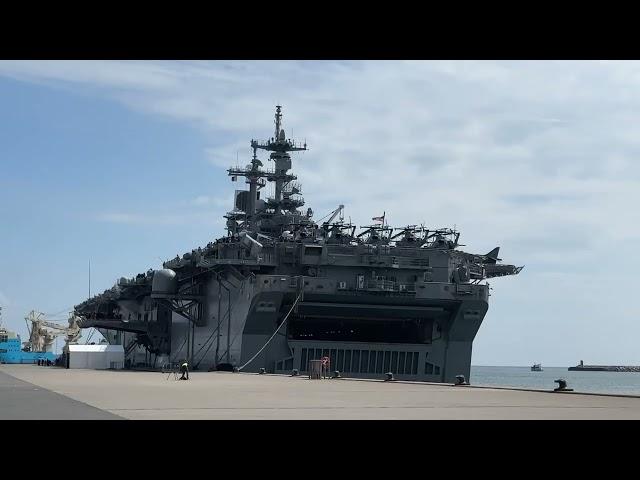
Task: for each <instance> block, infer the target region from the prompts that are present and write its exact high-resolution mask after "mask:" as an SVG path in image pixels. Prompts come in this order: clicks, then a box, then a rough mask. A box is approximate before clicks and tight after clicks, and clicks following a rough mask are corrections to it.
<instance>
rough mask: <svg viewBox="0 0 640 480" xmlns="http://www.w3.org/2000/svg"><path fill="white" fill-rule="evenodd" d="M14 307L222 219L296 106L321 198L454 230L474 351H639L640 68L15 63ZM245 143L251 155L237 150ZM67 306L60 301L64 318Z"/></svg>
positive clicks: (75, 297)
mask: <svg viewBox="0 0 640 480" xmlns="http://www.w3.org/2000/svg"><path fill="white" fill-rule="evenodd" d="M0 102H1V105H2V107H1V108H0V305H2V306H3V320H4V323H5V325H8V326H9V327H10V328H12V329H15V330H17V331H18V332H19V333H21V334H22V335H25V334H26V328H25V326H24V321H23V317H24V316H25V315H26V313H27V312H28V311H29V310H31V309H38V310H40V311H43V312H46V313H49V314H51V316H52V318H59V319H64V318H65V314H64V312H65V311H67V310H69V309H70V307H72V306H73V305H75V304H77V303H79V302H80V301H82V300H84V299H85V298H86V296H87V294H88V288H89V287H88V262H89V260H91V290H92V292H93V293H95V292H97V291H102V290H104V289H106V288H109V287H111V286H112V285H113V283H114V282H115V280H116V279H117V278H118V277H120V276H132V275H134V274H136V273H139V272H142V271H145V270H147V269H148V268H157V267H159V266H160V265H161V260H164V259H167V258H171V257H175V255H176V254H177V253H183V252H185V251H190V250H191V249H192V248H194V247H196V246H201V245H205V244H206V243H207V242H209V241H211V240H212V239H214V238H216V237H219V236H221V235H222V234H223V223H222V218H221V217H222V215H223V214H224V213H225V212H226V211H227V210H229V209H230V207H231V206H232V205H231V204H232V201H231V198H232V192H233V189H234V186H235V184H232V183H231V182H229V179H228V177H227V176H226V172H225V168H227V167H229V166H231V165H235V164H236V162H237V161H238V162H239V163H240V164H241V165H243V164H246V163H247V162H248V160H249V158H250V155H251V150H250V148H249V140H250V139H251V138H256V139H262V138H267V137H270V136H271V135H272V132H273V111H274V105H275V104H276V103H279V104H281V105H283V112H284V127H285V130H286V132H287V135H288V136H291V135H293V137H295V138H296V139H299V140H306V141H307V143H308V144H309V146H310V150H309V151H308V152H305V153H303V154H298V155H297V156H296V157H295V158H294V170H295V173H296V174H297V175H298V178H299V180H300V181H301V183H302V185H303V193H304V197H305V199H306V201H307V206H310V207H312V208H313V209H314V211H315V212H316V217H321V216H323V215H324V214H326V213H328V212H330V211H331V210H332V209H334V208H335V207H336V206H337V205H338V204H344V205H345V206H346V209H345V215H346V216H347V217H351V219H352V220H353V221H354V222H356V223H359V224H364V223H367V222H369V221H370V219H371V217H373V216H377V215H380V214H381V213H382V212H383V211H386V213H387V219H388V220H389V222H390V223H391V224H392V225H395V226H402V225H406V224H410V223H414V224H415V223H422V222H424V223H425V224H426V225H428V226H432V227H453V226H456V227H457V228H458V229H460V230H461V231H462V237H461V241H462V243H464V244H465V245H466V246H465V247H463V248H464V249H465V250H466V251H471V252H474V253H486V252H488V251H489V250H491V249H492V248H493V247H495V246H500V247H501V251H500V256H501V258H503V259H504V261H505V263H513V264H516V265H525V269H524V270H523V271H522V273H521V274H520V275H518V276H516V277H506V278H501V279H496V280H494V281H492V282H491V285H492V288H493V290H492V292H491V293H492V297H491V299H490V308H489V312H488V314H487V317H486V318H485V321H484V323H483V325H482V327H481V329H480V332H479V334H478V336H477V338H476V341H475V343H474V353H473V364H474V365H528V364H531V363H533V362H542V363H543V364H544V365H548V366H554V365H555V366H568V365H573V364H575V363H577V362H578V361H579V360H581V359H583V360H584V361H585V362H587V363H600V362H601V363H618V364H640V349H638V347H637V345H638V343H639V340H640V326H639V325H638V323H637V322H638V320H639V319H640V304H636V302H635V301H634V300H633V299H634V298H635V295H634V294H633V288H635V283H634V279H635V272H636V271H637V270H638V268H639V267H640V255H638V254H637V253H636V252H637V251H638V249H640V222H639V216H640V215H639V213H638V209H637V206H638V200H639V199H640V192H639V191H638V186H639V184H640V183H639V181H640V164H639V163H638V161H637V158H638V155H639V154H640V63H638V62H596V61H591V62H577V61H553V62H551V61H535V62H534V61H526V62H525V61H512V62H489V61H415V62H398V61H356V62H331V61H322V62H320V61H314V62H282V61H278V62H275V61H269V62H266V61H263V62H228V61H224V62H222V61H220V62H217V61H214V62H148V61H141V62H134V61H124V62H115V61H110V62H80V61H70V62H59V61H44V62H10V61H4V62H0ZM237 159H238V160H237ZM56 315H57V317H56Z"/></svg>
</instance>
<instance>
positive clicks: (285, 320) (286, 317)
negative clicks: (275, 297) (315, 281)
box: [238, 291, 303, 371]
mask: <svg viewBox="0 0 640 480" xmlns="http://www.w3.org/2000/svg"><path fill="white" fill-rule="evenodd" d="M302 293H303V291H301V292H300V294H299V295H298V298H296V300H295V301H294V302H293V305H291V309H290V310H289V313H287V315H286V316H285V317H284V320H282V323H281V324H280V325H278V328H276V331H275V332H273V335H271V338H269V340H267V343H265V344H264V345H263V346H262V348H261V349H260V350H258V353H256V354H255V355H254V356H253V357H251V358H250V359H249V361H248V362H247V363H245V364H244V365H242V366H241V367H239V368H238V371H240V370H242V369H243V368H244V367H246V366H247V365H249V364H250V363H251V362H253V361H254V360H255V358H256V357H257V356H258V355H260V352H262V350H264V349H265V348H266V346H267V345H269V342H271V340H273V337H275V336H276V335H277V334H278V332H279V331H280V329H281V328H282V325H284V324H285V323H286V322H287V319H288V318H289V315H291V312H293V309H294V308H295V307H296V305H297V304H298V301H299V300H300V298H301V297H302Z"/></svg>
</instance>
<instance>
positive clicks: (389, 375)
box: [384, 372, 395, 382]
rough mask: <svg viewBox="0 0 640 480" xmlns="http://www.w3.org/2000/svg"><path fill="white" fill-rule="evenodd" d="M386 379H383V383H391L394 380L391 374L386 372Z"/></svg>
mask: <svg viewBox="0 0 640 480" xmlns="http://www.w3.org/2000/svg"><path fill="white" fill-rule="evenodd" d="M385 376H386V378H385V379H384V381H385V382H392V381H393V380H395V378H393V372H387V373H385Z"/></svg>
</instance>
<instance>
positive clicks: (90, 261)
mask: <svg viewBox="0 0 640 480" xmlns="http://www.w3.org/2000/svg"><path fill="white" fill-rule="evenodd" d="M89 298H91V259H89Z"/></svg>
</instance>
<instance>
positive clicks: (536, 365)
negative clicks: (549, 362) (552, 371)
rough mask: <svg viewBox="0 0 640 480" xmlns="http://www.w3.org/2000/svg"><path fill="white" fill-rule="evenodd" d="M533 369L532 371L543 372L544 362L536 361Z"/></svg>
mask: <svg viewBox="0 0 640 480" xmlns="http://www.w3.org/2000/svg"><path fill="white" fill-rule="evenodd" d="M531 371H532V372H542V364H540V363H534V364H533V365H532V366H531Z"/></svg>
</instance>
